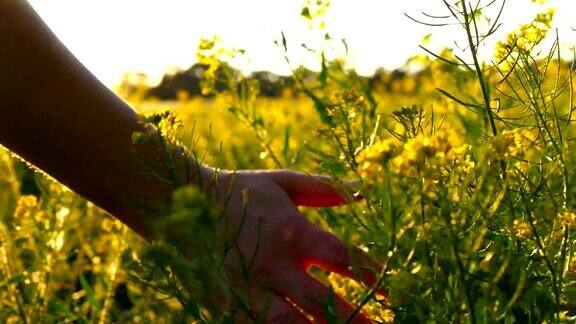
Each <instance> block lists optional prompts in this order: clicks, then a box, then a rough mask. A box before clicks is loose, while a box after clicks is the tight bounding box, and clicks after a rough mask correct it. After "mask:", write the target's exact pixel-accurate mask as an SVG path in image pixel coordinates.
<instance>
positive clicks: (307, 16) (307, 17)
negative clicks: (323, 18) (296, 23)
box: [300, 7, 312, 19]
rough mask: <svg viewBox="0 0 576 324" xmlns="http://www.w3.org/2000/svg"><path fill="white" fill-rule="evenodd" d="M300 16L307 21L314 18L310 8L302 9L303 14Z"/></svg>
mask: <svg viewBox="0 0 576 324" xmlns="http://www.w3.org/2000/svg"><path fill="white" fill-rule="evenodd" d="M300 16H302V17H304V18H306V19H312V16H310V9H308V7H304V8H302V12H300Z"/></svg>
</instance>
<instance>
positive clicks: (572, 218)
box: [560, 211, 576, 227]
mask: <svg viewBox="0 0 576 324" xmlns="http://www.w3.org/2000/svg"><path fill="white" fill-rule="evenodd" d="M560 220H561V221H562V223H564V224H566V225H567V226H568V227H576V214H575V213H573V212H571V211H565V212H564V213H562V214H560Z"/></svg>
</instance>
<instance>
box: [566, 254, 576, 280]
mask: <svg viewBox="0 0 576 324" xmlns="http://www.w3.org/2000/svg"><path fill="white" fill-rule="evenodd" d="M567 272H568V273H570V274H575V275H576V255H573V256H572V260H571V261H570V263H569V264H568V271H567Z"/></svg>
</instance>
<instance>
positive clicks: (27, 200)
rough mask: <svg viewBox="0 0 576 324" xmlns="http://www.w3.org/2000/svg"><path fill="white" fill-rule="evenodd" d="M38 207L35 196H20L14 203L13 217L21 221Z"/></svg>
mask: <svg viewBox="0 0 576 324" xmlns="http://www.w3.org/2000/svg"><path fill="white" fill-rule="evenodd" d="M37 205H38V200H37V199H36V197H35V196H32V195H27V196H21V197H20V198H19V199H18V202H17V203H16V209H15V210H14V217H15V218H17V219H22V218H23V217H25V216H28V215H30V212H31V211H32V210H33V209H34V208H35V207H36V206H37Z"/></svg>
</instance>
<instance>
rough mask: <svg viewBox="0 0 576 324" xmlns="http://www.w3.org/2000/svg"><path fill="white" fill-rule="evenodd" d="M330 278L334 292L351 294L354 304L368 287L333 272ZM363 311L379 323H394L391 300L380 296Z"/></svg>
mask: <svg viewBox="0 0 576 324" xmlns="http://www.w3.org/2000/svg"><path fill="white" fill-rule="evenodd" d="M328 280H329V281H330V284H331V286H332V288H333V289H334V292H335V293H336V294H338V295H341V296H349V297H350V298H351V299H352V300H350V301H351V302H352V304H353V305H354V304H357V303H358V302H359V301H360V299H361V298H362V297H363V295H364V292H366V288H364V287H362V286H361V285H359V284H358V283H356V282H355V281H353V280H350V279H346V278H344V277H342V276H340V275H338V274H335V273H331V274H330V275H329V276H328ZM362 310H363V312H364V313H365V314H366V315H368V317H370V318H371V319H372V320H374V321H376V322H377V323H394V318H395V314H394V311H392V310H391V309H390V302H389V301H388V299H386V298H384V297H380V296H375V298H374V299H373V300H371V301H369V302H368V303H367V304H366V305H364V307H363V308H362Z"/></svg>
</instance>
